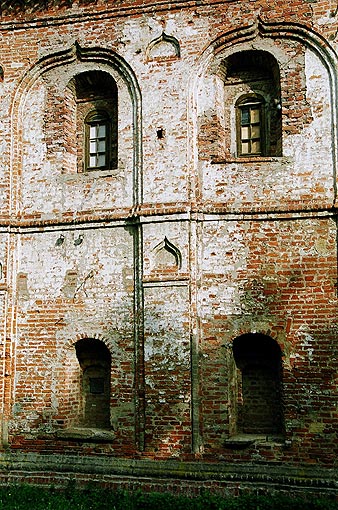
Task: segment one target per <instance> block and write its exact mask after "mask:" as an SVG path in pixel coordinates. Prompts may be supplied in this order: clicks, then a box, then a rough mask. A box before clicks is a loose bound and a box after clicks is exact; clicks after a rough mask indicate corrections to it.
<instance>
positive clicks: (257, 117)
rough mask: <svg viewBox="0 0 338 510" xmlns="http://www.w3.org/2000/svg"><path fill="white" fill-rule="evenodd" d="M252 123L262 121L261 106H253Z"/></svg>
mask: <svg viewBox="0 0 338 510" xmlns="http://www.w3.org/2000/svg"><path fill="white" fill-rule="evenodd" d="M250 120H251V124H254V123H258V122H260V109H259V108H253V109H252V110H251V119H250Z"/></svg>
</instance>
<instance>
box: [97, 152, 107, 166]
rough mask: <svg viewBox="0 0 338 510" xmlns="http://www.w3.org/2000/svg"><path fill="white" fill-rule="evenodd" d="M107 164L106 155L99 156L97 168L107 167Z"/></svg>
mask: <svg viewBox="0 0 338 510" xmlns="http://www.w3.org/2000/svg"><path fill="white" fill-rule="evenodd" d="M105 164H106V155H105V154H99V156H98V158H97V166H105Z"/></svg>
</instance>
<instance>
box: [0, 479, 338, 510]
mask: <svg viewBox="0 0 338 510" xmlns="http://www.w3.org/2000/svg"><path fill="white" fill-rule="evenodd" d="M337 508H338V501H337V499H330V498H318V499H316V498H313V497H309V498H308V497H306V495H304V496H303V497H299V496H298V497H294V498H292V497H289V496H286V495H284V494H278V493H276V494H274V495H265V496H263V495H254V494H245V495H242V496H238V497H230V496H222V495H221V494H212V493H209V492H205V493H202V494H201V495H200V496H196V497H188V496H183V495H179V496H175V495H172V494H169V493H156V492H151V493H148V492H141V491H137V492H128V491H122V490H121V491H120V490H118V491H115V490H108V489H97V488H96V489H94V488H88V489H81V490H78V489H75V488H74V486H72V485H71V484H70V486H69V487H68V488H67V489H65V490H59V489H53V488H50V489H48V488H41V487H35V486H30V485H20V486H13V485H11V486H2V487H0V509H6V510H28V509H34V510H105V509H107V510H108V509H109V510H286V509H287V510H337Z"/></svg>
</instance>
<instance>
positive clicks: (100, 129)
mask: <svg viewBox="0 0 338 510" xmlns="http://www.w3.org/2000/svg"><path fill="white" fill-rule="evenodd" d="M67 92H68V96H67V98H68V102H67V111H68V112H69V116H70V117H72V116H74V120H75V122H74V124H73V126H74V128H73V129H75V132H74V130H73V131H72V129H70V130H69V132H68V134H67V136H68V140H67V146H68V150H69V151H70V152H74V155H75V154H76V160H77V170H78V172H83V171H92V170H110V169H113V168H116V167H117V159H118V91H117V85H116V82H115V80H114V78H113V77H112V76H111V75H110V74H108V73H107V72H104V71H86V72H83V73H80V74H77V75H76V76H74V78H72V80H71V81H70V82H69V83H68V87H67ZM71 125H72V124H71ZM74 141H76V143H74Z"/></svg>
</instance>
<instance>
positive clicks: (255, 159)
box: [211, 156, 292, 165]
mask: <svg viewBox="0 0 338 510" xmlns="http://www.w3.org/2000/svg"><path fill="white" fill-rule="evenodd" d="M291 161H292V160H291V158H289V157H287V156H252V157H247V156H241V157H233V158H231V157H229V158H224V159H221V158H220V159H213V160H211V164H212V165H225V164H228V163H237V164H243V163H245V164H253V165H254V164H257V163H271V162H276V163H290V162H291Z"/></svg>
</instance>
